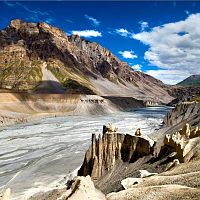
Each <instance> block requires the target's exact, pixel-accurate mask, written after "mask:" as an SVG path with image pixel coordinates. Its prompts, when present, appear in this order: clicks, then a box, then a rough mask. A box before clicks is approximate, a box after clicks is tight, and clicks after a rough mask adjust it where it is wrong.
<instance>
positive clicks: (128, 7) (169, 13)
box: [0, 1, 200, 84]
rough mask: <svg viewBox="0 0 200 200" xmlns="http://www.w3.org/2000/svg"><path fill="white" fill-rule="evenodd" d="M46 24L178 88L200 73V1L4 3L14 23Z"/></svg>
mask: <svg viewBox="0 0 200 200" xmlns="http://www.w3.org/2000/svg"><path fill="white" fill-rule="evenodd" d="M16 18H20V19H23V20H25V21H30V22H40V21H45V22H47V23H49V24H51V25H54V26H57V27H59V28H61V29H63V30H64V31H65V32H66V34H72V33H74V34H79V35H80V36H82V37H85V38H86V39H88V40H90V41H96V42H98V43H99V44H101V45H102V46H104V47H106V48H108V49H109V50H110V51H111V52H112V53H113V54H115V55H116V56H117V57H119V58H120V59H121V60H123V61H124V62H127V63H129V65H130V66H132V67H133V68H134V69H135V70H141V71H143V72H145V73H148V74H150V75H152V76H154V77H156V78H158V79H160V80H162V81H163V82H165V83H168V84H175V83H177V82H179V81H181V80H182V79H184V78H186V77H188V76H190V75H192V74H200V2H197V1H195V2H192V1H190V2H179V1H177V2H175V1H168V2H156V1H152V2H145V1H143V2H135V1H132V2H130V1H129V2H119V1H118V2H111V1H110V2H105V1H102V2H92V1H89V2H69V1H49V2H48V1H43V2H40V1H35V2H34V1H33V2H23V1H18V2H17V1H1V2H0V29H3V28H5V27H6V26H7V25H8V24H9V21H10V20H12V19H16Z"/></svg>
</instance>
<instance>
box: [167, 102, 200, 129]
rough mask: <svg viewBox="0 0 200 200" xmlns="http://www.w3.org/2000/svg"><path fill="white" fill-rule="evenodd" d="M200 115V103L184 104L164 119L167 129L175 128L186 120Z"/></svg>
mask: <svg viewBox="0 0 200 200" xmlns="http://www.w3.org/2000/svg"><path fill="white" fill-rule="evenodd" d="M199 115H200V103H199V102H196V101H192V102H183V103H180V104H178V105H177V106H176V107H175V108H173V109H172V110H171V111H170V112H169V113H168V114H167V115H166V117H165V118H164V120H163V123H164V126H165V127H169V126H174V125H176V124H178V123H180V122H182V121H184V120H187V121H189V120H190V118H192V117H194V116H197V117H198V116H199Z"/></svg>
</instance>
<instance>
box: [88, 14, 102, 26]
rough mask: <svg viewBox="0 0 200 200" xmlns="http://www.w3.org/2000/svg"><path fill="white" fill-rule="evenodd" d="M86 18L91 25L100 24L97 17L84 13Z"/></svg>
mask: <svg viewBox="0 0 200 200" xmlns="http://www.w3.org/2000/svg"><path fill="white" fill-rule="evenodd" d="M84 16H85V18H86V19H88V20H89V21H90V22H91V23H92V25H93V26H99V25H100V23H101V22H100V21H98V20H97V19H95V18H94V17H91V16H89V15H84Z"/></svg>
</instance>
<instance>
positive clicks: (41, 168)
mask: <svg viewBox="0 0 200 200" xmlns="http://www.w3.org/2000/svg"><path fill="white" fill-rule="evenodd" d="M168 111H169V108H168V107H149V108H141V109H136V110H132V111H129V112H119V113H115V114H109V115H95V116H64V117H51V118H45V119H41V120H40V121H37V122H34V123H29V124H21V125H16V126H12V127H9V128H7V129H4V130H2V131H0V190H2V189H5V188H10V189H11V195H12V199H17V200H18V199H19V200H24V199H27V197H29V196H31V195H32V194H33V193H36V192H40V191H46V190H48V189H49V188H56V187H58V185H59V183H60V182H63V181H66V179H67V178H69V177H70V176H73V175H74V173H75V171H76V169H78V168H79V167H80V165H81V163H82V161H83V158H84V154H85V151H86V150H87V148H88V147H89V144H90V139H91V134H92V133H96V134H100V133H101V132H102V127H103V125H104V124H107V123H109V122H111V123H114V124H115V125H116V126H117V127H118V128H119V132H122V133H129V134H134V133H135V130H136V129H137V128H141V129H142V133H143V134H150V133H152V132H154V131H155V130H156V129H158V128H159V127H160V126H161V123H162V119H163V117H164V115H165V114H166V113H167V112H168Z"/></svg>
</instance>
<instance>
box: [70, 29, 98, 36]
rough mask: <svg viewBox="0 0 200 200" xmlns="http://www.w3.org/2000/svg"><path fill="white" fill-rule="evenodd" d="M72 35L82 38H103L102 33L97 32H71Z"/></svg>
mask: <svg viewBox="0 0 200 200" xmlns="http://www.w3.org/2000/svg"><path fill="white" fill-rule="evenodd" d="M71 33H72V34H73V35H79V36H80V37H81V36H82V37H88V38H89V37H102V34H101V32H99V31H95V30H83V31H71Z"/></svg>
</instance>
